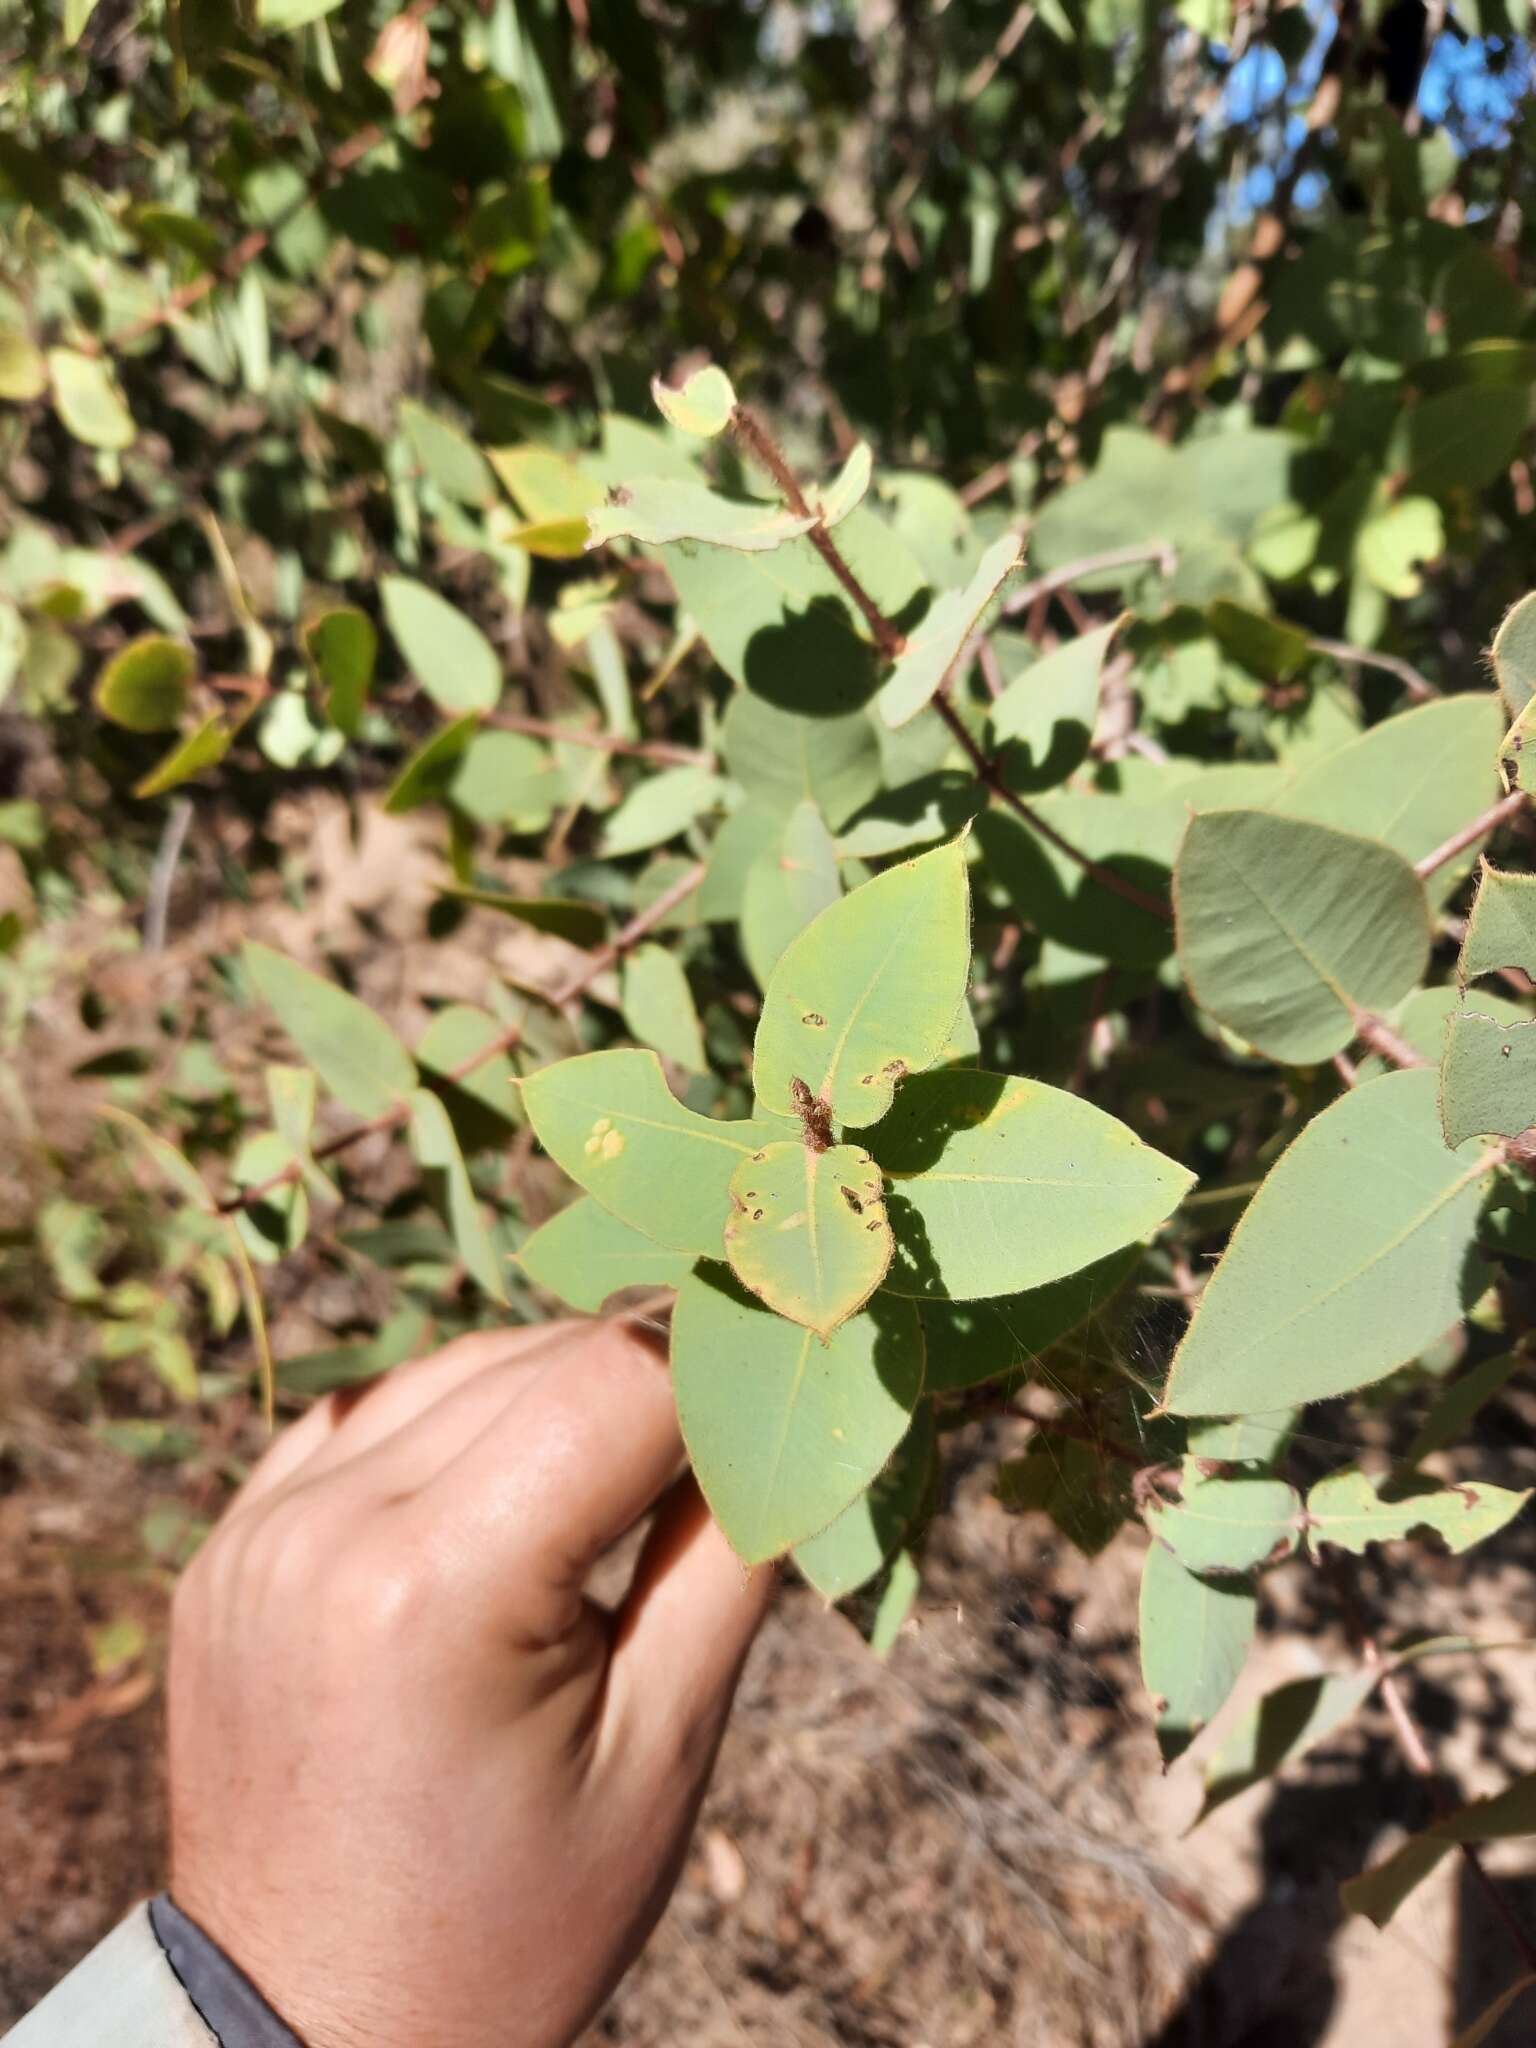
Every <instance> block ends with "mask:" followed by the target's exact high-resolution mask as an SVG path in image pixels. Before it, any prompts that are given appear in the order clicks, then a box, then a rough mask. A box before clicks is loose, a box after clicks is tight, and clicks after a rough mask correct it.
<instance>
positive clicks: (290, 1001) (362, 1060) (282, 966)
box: [242, 939, 416, 1117]
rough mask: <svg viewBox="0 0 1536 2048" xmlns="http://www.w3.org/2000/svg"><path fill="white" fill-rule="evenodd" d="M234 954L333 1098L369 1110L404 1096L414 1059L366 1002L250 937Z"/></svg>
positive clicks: (383, 1111) (370, 1113)
mask: <svg viewBox="0 0 1536 2048" xmlns="http://www.w3.org/2000/svg"><path fill="white" fill-rule="evenodd" d="M242 957H243V959H244V962H245V971H246V973H247V974H248V975H249V977H250V981H251V986H252V987H253V988H254V989H255V991H256V993H257V995H258V996H260V998H261V1000H262V1001H263V1002H264V1003H266V1004H267V1005H268V1006H269V1008H270V1009H271V1010H272V1012H273V1013H274V1015H275V1016H276V1018H277V1020H278V1022H279V1023H280V1024H281V1025H282V1027H283V1029H284V1030H285V1031H286V1032H287V1034H288V1036H289V1037H290V1038H291V1039H292V1040H293V1042H294V1044H295V1045H296V1046H297V1047H298V1049H299V1051H300V1052H301V1053H302V1054H303V1055H304V1057H305V1059H307V1060H308V1061H309V1064H310V1065H311V1066H312V1067H313V1068H314V1070H315V1072H316V1073H317V1074H318V1075H319V1076H320V1079H321V1081H322V1083H323V1084H324V1086H325V1087H326V1088H327V1089H328V1090H329V1091H330V1093H331V1094H332V1095H334V1096H335V1097H336V1099H337V1101H338V1102H341V1103H344V1104H345V1105H346V1107H347V1108H348V1109H350V1110H352V1111H354V1112H355V1114H356V1115H358V1116H362V1117H375V1116H385V1115H387V1114H388V1113H389V1112H390V1111H391V1110H393V1109H396V1108H397V1107H398V1106H399V1105H400V1103H401V1102H403V1101H404V1100H405V1099H406V1098H407V1097H409V1096H410V1094H411V1093H412V1091H413V1090H414V1088H415V1086H416V1068H415V1064H414V1063H413V1061H412V1059H411V1056H410V1054H409V1053H408V1052H407V1051H406V1049H405V1047H404V1046H403V1045H402V1044H401V1043H400V1041H399V1039H398V1038H396V1036H395V1034H394V1033H393V1032H392V1031H391V1030H390V1028H389V1026H388V1025H387V1024H386V1023H385V1022H384V1020H383V1018H382V1017H380V1016H379V1015H377V1013H376V1012H375V1011H373V1010H370V1009H369V1007H368V1005H367V1004H366V1003H362V1002H359V1001H358V999H357V997H356V996H353V995H348V994H347V992H346V990H345V989H340V988H337V987H336V985H335V983H334V982H329V981H323V980H322V979H321V978H320V976H319V975H318V974H311V973H310V971H309V969H308V968H307V967H300V966H299V964H298V962H297V961H296V960H287V959H285V958H284V957H283V955H282V954H281V953H274V952H273V951H272V949H271V947H270V946H259V945H257V944H256V943H255V941H254V940H251V939H247V940H246V942H245V946H244V948H243V953H242Z"/></svg>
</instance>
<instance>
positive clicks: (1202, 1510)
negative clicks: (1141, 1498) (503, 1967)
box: [1146, 1458, 1301, 1572]
mask: <svg viewBox="0 0 1536 2048" xmlns="http://www.w3.org/2000/svg"><path fill="white" fill-rule="evenodd" d="M1204 1462H1205V1461H1204V1460H1203V1459H1196V1458H1186V1459H1185V1461H1184V1483H1183V1492H1182V1493H1181V1494H1180V1497H1179V1498H1178V1500H1176V1501H1163V1502H1160V1503H1158V1504H1157V1505H1156V1506H1154V1507H1150V1508H1148V1510H1147V1518H1146V1520H1147V1527H1148V1529H1149V1530H1150V1531H1151V1532H1152V1534H1153V1535H1154V1536H1156V1537H1158V1538H1159V1539H1160V1540H1161V1541H1162V1542H1164V1543H1166V1544H1167V1546H1168V1548H1169V1549H1170V1550H1171V1551H1172V1552H1173V1554H1174V1556H1175V1557H1176V1558H1178V1560H1179V1562H1180V1563H1181V1564H1183V1565H1186V1566H1187V1567H1188V1568H1189V1570H1190V1571H1192V1572H1247V1571H1251V1570H1253V1569H1254V1567H1255V1566H1257V1565H1261V1564H1267V1563H1270V1562H1272V1561H1273V1560H1275V1559H1277V1558H1281V1557H1288V1556H1289V1555H1290V1553H1291V1552H1292V1551H1293V1550H1294V1549H1295V1548H1296V1543H1297V1537H1298V1533H1299V1527H1300V1519H1301V1499H1300V1496H1299V1495H1298V1494H1297V1492H1296V1489H1295V1488H1294V1487H1293V1486H1287V1485H1286V1483H1285V1481H1284V1480H1283V1479H1260V1478H1250V1477H1248V1476H1246V1475H1244V1474H1237V1475H1235V1476H1233V1477H1227V1476H1226V1475H1224V1474H1221V1473H1213V1474H1211V1475H1210V1476H1209V1477H1202V1476H1201V1470H1200V1467H1201V1465H1202V1464H1203V1463H1204Z"/></svg>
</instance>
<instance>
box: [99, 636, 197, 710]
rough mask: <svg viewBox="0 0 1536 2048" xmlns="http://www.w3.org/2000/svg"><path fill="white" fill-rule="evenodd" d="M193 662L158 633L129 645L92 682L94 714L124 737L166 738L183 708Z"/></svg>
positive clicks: (179, 646) (186, 650)
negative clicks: (120, 729) (123, 730)
mask: <svg viewBox="0 0 1536 2048" xmlns="http://www.w3.org/2000/svg"><path fill="white" fill-rule="evenodd" d="M195 667H196V661H195V658H194V656H193V653H192V650H191V648H190V647H188V646H186V645H185V643H184V642H182V641H180V640H170V639H167V638H166V637H165V635H164V634H163V633H145V634H142V635H141V636H140V637H139V638H138V639H137V640H130V641H129V642H128V645H127V646H126V647H124V648H122V649H121V650H120V651H119V652H118V653H117V654H114V655H113V657H112V659H111V660H110V661H109V662H108V663H107V665H106V667H105V668H104V669H103V670H102V672H101V674H100V675H99V676H98V677H97V679H96V690H95V698H96V709H97V710H98V711H99V712H100V713H101V715H102V717H103V718H110V719H111V721H112V723H113V724H114V725H121V726H123V727H125V728H126V729H127V730H128V731H129V732H171V731H173V730H174V728H175V726H176V724H177V722H178V721H179V719H180V718H181V715H182V713H183V711H185V710H186V708H187V701H188V697H189V694H190V693H189V688H188V686H189V685H190V683H191V681H192V675H193V671H194V669H195Z"/></svg>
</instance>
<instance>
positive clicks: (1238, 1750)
mask: <svg viewBox="0 0 1536 2048" xmlns="http://www.w3.org/2000/svg"><path fill="white" fill-rule="evenodd" d="M1376 1677H1377V1674H1376V1673H1375V1672H1374V1671H1331V1672H1324V1673H1321V1674H1320V1675H1319V1676H1318V1677H1316V1678H1298V1679H1294V1680H1293V1681H1292V1682H1291V1683H1290V1684H1289V1685H1281V1686H1277V1687H1276V1688H1275V1690H1274V1691H1273V1692H1267V1693H1265V1695H1264V1697H1263V1698H1262V1699H1261V1700H1258V1701H1257V1702H1256V1703H1255V1704H1254V1705H1253V1706H1251V1707H1250V1708H1249V1709H1248V1711H1247V1713H1246V1714H1244V1715H1243V1716H1242V1718H1241V1719H1240V1720H1239V1721H1238V1722H1237V1723H1236V1724H1235V1725H1234V1726H1233V1728H1232V1731H1231V1733H1230V1734H1229V1735H1228V1736H1227V1738H1226V1740H1225V1741H1224V1742H1223V1743H1222V1744H1221V1746H1220V1748H1219V1749H1218V1750H1217V1751H1216V1753H1215V1755H1214V1756H1213V1757H1212V1758H1211V1759H1210V1761H1209V1762H1208V1763H1207V1764H1206V1767H1205V1798H1204V1800H1203V1801H1202V1803H1201V1807H1200V1812H1199V1814H1198V1815H1197V1816H1196V1818H1197V1819H1198V1820H1204V1819H1205V1817H1206V1815H1207V1814H1208V1813H1213V1812H1214V1811H1215V1809H1216V1808H1217V1807H1218V1806H1224V1805H1225V1804H1226V1802H1227V1801H1228V1800H1229V1799H1235V1798H1236V1797H1237V1796H1238V1794H1239V1793H1240V1792H1246V1791H1247V1790H1248V1789H1249V1787H1250V1786H1252V1785H1258V1784H1260V1783H1262V1782H1263V1780H1264V1779H1265V1778H1272V1777H1273V1776H1274V1774H1275V1773H1276V1771H1280V1770H1283V1769H1284V1768H1285V1766H1286V1765H1287V1764H1292V1763H1295V1762H1296V1761H1297V1759H1298V1758H1299V1757H1303V1756H1305V1755H1306V1753H1307V1751H1308V1750H1309V1749H1315V1748H1316V1747H1317V1745H1318V1743H1320V1742H1322V1741H1325V1740H1326V1738H1327V1737H1328V1736H1330V1735H1331V1734H1332V1733H1333V1731H1334V1729H1335V1728H1341V1727H1342V1726H1343V1725H1344V1723H1345V1722H1346V1721H1348V1720H1349V1719H1350V1718H1351V1717H1352V1716H1353V1715H1354V1714H1356V1713H1357V1712H1358V1711H1359V1709H1360V1708H1361V1707H1362V1706H1363V1705H1364V1703H1365V1701H1366V1700H1367V1699H1368V1698H1369V1697H1370V1694H1371V1692H1372V1690H1373V1689H1374V1687H1375V1684H1376Z"/></svg>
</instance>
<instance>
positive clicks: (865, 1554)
mask: <svg viewBox="0 0 1536 2048" xmlns="http://www.w3.org/2000/svg"><path fill="white" fill-rule="evenodd" d="M933 1453H934V1428H933V1411H932V1409H931V1407H929V1406H927V1405H924V1406H923V1407H922V1408H920V1409H919V1410H918V1412H917V1416H916V1418H915V1420H914V1421H913V1424H912V1427H911V1428H910V1429H909V1430H908V1431H907V1433H906V1435H905V1436H904V1437H903V1438H902V1440H901V1442H900V1444H899V1445H898V1446H897V1448H896V1453H895V1455H894V1456H893V1457H892V1459H891V1462H890V1463H889V1464H888V1465H887V1466H886V1468H885V1470H884V1471H883V1472H882V1473H881V1474H880V1475H879V1477H878V1478H877V1479H875V1480H873V1481H872V1482H871V1483H870V1484H869V1485H868V1486H867V1487H865V1489H864V1491H863V1492H862V1493H861V1494H860V1495H859V1497H858V1499H857V1500H856V1501H853V1502H851V1503H850V1505H849V1506H847V1507H846V1508H844V1509H843V1512H842V1513H841V1514H840V1515H839V1516H838V1518H837V1520H836V1521H835V1522H833V1523H832V1524H831V1526H830V1527H829V1528H826V1529H823V1530H822V1532H821V1534H820V1535H819V1536H813V1537H812V1538H811V1539H810V1541H809V1542H808V1543H801V1544H797V1545H796V1547H795V1554H794V1555H795V1563H796V1565H797V1566H798V1567H799V1569H800V1571H801V1572H802V1573H803V1574H804V1575H805V1577H806V1578H807V1579H808V1580H809V1581H810V1583H811V1585H813V1586H814V1587H815V1589H816V1591H817V1592H818V1593H819V1594H820V1595H821V1597H822V1599H823V1600H846V1599H847V1597H848V1595H849V1594H850V1593H856V1592H857V1591H858V1590H859V1588H860V1586H864V1585H867V1584H868V1583H869V1581H870V1580H871V1579H872V1578H874V1576H875V1574H876V1573H877V1572H878V1571H879V1570H880V1568H881V1566H882V1565H883V1564H884V1563H885V1561H886V1559H887V1558H888V1557H890V1555H891V1553H892V1552H893V1551H894V1550H895V1549H896V1547H897V1545H898V1544H900V1543H902V1542H903V1541H904V1540H905V1539H906V1536H907V1532H908V1530H909V1529H910V1528H911V1527H912V1524H913V1523H914V1522H915V1521H916V1520H917V1518H918V1516H919V1515H920V1514H921V1513H922V1510H923V1504H924V1501H925V1500H926V1498H927V1495H928V1489H929V1486H930V1483H931V1480H932V1476H933Z"/></svg>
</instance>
